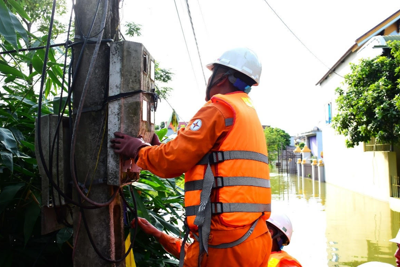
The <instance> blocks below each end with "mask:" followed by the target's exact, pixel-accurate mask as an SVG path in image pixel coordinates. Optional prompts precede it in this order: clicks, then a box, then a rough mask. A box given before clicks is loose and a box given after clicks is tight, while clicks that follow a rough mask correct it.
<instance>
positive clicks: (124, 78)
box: [107, 41, 155, 186]
mask: <svg viewBox="0 0 400 267" xmlns="http://www.w3.org/2000/svg"><path fill="white" fill-rule="evenodd" d="M154 79H155V61H154V59H153V58H152V57H151V55H150V53H149V52H148V51H147V49H146V48H145V47H144V46H143V44H141V43H136V42H129V41H121V42H114V43H112V44H111V47H110V78H109V91H108V92H109V94H108V144H109V143H110V139H112V138H114V132H122V133H125V134H128V135H130V136H134V137H138V136H139V135H141V136H142V137H143V139H144V140H145V141H146V142H149V143H150V142H151V138H152V137H153V134H154V121H155V99H154V95H153V92H154V88H155V85H154ZM135 167H136V165H135V164H134V162H131V160H130V159H123V158H122V157H121V160H120V156H119V155H117V154H116V153H115V152H114V151H113V149H112V148H111V147H110V146H108V151H107V184H109V185H115V186H120V185H122V184H123V183H127V182H130V181H133V180H135V179H137V178H138V175H139V174H138V170H137V167H136V168H135Z"/></svg>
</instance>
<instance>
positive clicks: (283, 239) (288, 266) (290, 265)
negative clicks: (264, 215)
mask: <svg viewBox="0 0 400 267" xmlns="http://www.w3.org/2000/svg"><path fill="white" fill-rule="evenodd" d="M267 225H268V229H269V231H270V233H271V236H272V252H271V255H270V257H269V261H268V267H301V264H300V263H299V262H298V261H297V260H296V259H295V258H293V257H292V256H290V255H289V254H288V253H287V252H286V251H283V250H282V248H283V246H287V245H289V243H290V240H291V238H292V232H293V228H292V223H291V221H290V219H289V217H288V216H286V215H285V214H281V213H276V212H272V213H271V216H270V217H269V219H268V220H267Z"/></svg>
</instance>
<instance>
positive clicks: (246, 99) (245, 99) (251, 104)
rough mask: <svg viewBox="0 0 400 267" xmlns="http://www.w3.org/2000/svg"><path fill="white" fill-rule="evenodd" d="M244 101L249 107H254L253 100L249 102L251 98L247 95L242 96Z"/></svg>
mask: <svg viewBox="0 0 400 267" xmlns="http://www.w3.org/2000/svg"><path fill="white" fill-rule="evenodd" d="M242 99H243V101H244V103H246V105H248V106H249V107H251V108H254V105H253V102H251V99H250V98H248V97H242Z"/></svg>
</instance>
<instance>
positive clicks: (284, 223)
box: [267, 212, 293, 245]
mask: <svg viewBox="0 0 400 267" xmlns="http://www.w3.org/2000/svg"><path fill="white" fill-rule="evenodd" d="M267 222H269V223H271V224H272V225H273V226H275V227H276V228H278V229H279V230H281V231H282V233H283V234H284V235H285V236H286V237H287V239H288V243H287V244H286V245H289V243H290V240H291V238H292V232H293V227H292V222H291V221H290V219H289V217H288V216H287V215H286V214H283V213H278V212H271V216H270V217H269V219H268V220H267Z"/></svg>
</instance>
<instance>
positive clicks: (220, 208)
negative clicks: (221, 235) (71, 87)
mask: <svg viewBox="0 0 400 267" xmlns="http://www.w3.org/2000/svg"><path fill="white" fill-rule="evenodd" d="M211 205H212V214H213V215H214V214H221V213H224V205H222V202H212V203H211Z"/></svg>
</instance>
